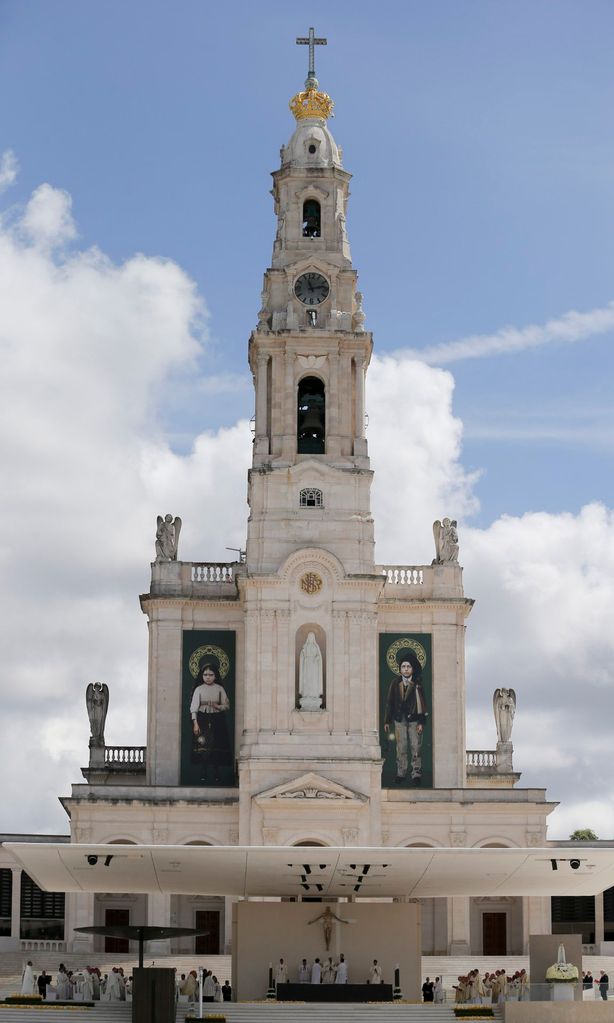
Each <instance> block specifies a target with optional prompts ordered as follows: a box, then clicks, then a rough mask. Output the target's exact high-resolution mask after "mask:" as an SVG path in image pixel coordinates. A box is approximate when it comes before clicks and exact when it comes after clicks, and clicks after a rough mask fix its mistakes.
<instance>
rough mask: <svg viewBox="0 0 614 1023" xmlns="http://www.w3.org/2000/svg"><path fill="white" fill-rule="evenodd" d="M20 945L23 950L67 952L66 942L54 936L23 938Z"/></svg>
mask: <svg viewBox="0 0 614 1023" xmlns="http://www.w3.org/2000/svg"><path fill="white" fill-rule="evenodd" d="M19 947H20V949H21V951H22V952H65V951H66V942H65V941H59V940H58V941H54V940H53V939H52V938H21V939H20V942H19Z"/></svg>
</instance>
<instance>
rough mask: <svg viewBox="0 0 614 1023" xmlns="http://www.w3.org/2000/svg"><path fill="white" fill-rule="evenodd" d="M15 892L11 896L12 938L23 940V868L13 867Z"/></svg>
mask: <svg viewBox="0 0 614 1023" xmlns="http://www.w3.org/2000/svg"><path fill="white" fill-rule="evenodd" d="M11 871H12V874H13V890H12V895H11V938H17V940H19V938H21V867H11Z"/></svg>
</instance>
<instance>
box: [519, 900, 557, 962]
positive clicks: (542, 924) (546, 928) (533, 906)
mask: <svg viewBox="0 0 614 1023" xmlns="http://www.w3.org/2000/svg"><path fill="white" fill-rule="evenodd" d="M550 907H551V903H550V897H549V896H545V895H524V896H523V898H522V950H523V953H524V955H528V954H529V938H530V936H531V935H532V934H551V933H552V924H551V909H550Z"/></svg>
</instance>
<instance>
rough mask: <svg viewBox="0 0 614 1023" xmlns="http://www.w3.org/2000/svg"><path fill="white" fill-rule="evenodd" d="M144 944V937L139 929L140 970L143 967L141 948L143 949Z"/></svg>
mask: <svg viewBox="0 0 614 1023" xmlns="http://www.w3.org/2000/svg"><path fill="white" fill-rule="evenodd" d="M144 946H145V939H144V937H143V932H142V931H141V932H140V933H139V969H140V970H142V969H143V949H144Z"/></svg>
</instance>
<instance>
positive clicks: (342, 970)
mask: <svg viewBox="0 0 614 1023" xmlns="http://www.w3.org/2000/svg"><path fill="white" fill-rule="evenodd" d="M347 982H348V964H347V963H346V961H345V956H344V954H343V952H342V953H341V955H340V956H339V962H338V963H337V976H336V977H335V984H347Z"/></svg>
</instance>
